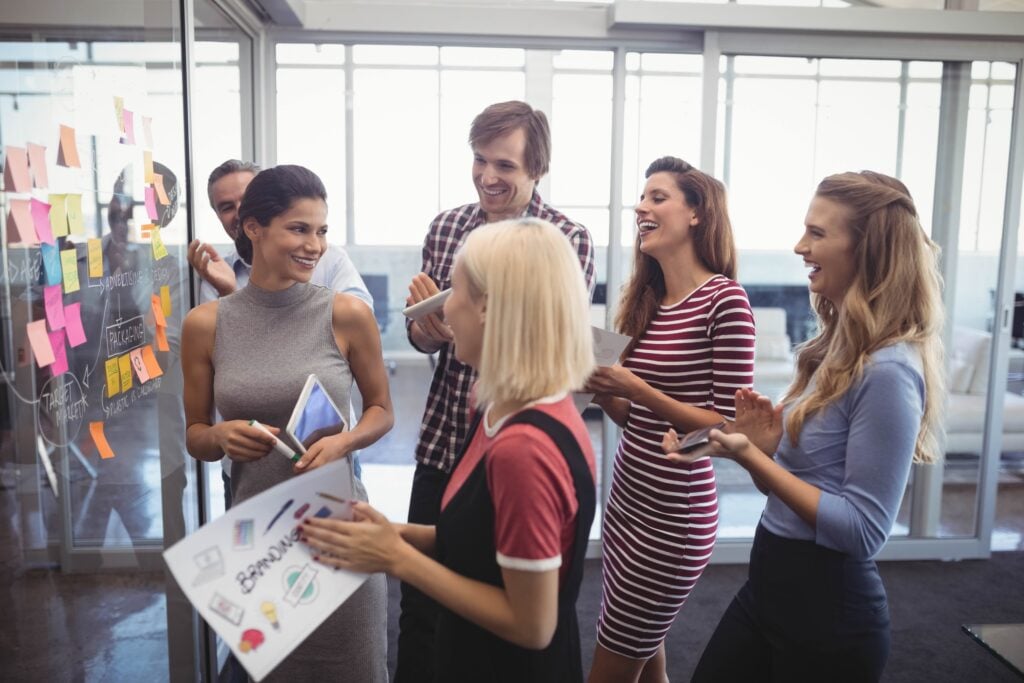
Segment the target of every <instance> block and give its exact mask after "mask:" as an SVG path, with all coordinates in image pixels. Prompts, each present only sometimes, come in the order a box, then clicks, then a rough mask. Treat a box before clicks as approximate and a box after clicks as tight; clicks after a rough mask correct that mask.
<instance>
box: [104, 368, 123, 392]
mask: <svg viewBox="0 0 1024 683" xmlns="http://www.w3.org/2000/svg"><path fill="white" fill-rule="evenodd" d="M104 369H105V370H106V373H107V398H110V397H112V396H117V395H118V394H119V393H121V371H120V370H119V369H118V367H117V359H116V358H111V359H110V360H108V361H107V362H106V363H105V364H104Z"/></svg>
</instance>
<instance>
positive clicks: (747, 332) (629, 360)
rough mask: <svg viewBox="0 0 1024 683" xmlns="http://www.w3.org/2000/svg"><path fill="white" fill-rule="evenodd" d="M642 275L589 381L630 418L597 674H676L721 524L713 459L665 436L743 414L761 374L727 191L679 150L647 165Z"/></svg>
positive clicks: (617, 484)
mask: <svg viewBox="0 0 1024 683" xmlns="http://www.w3.org/2000/svg"><path fill="white" fill-rule="evenodd" d="M646 177H647V183H646V186H645V187H644V193H643V195H642V196H641V197H640V202H639V204H637V206H636V223H637V228H638V235H637V242H636V254H635V258H634V266H633V276H632V279H631V280H630V282H629V283H628V284H627V286H626V288H625V291H624V294H623V297H622V301H621V302H620V304H619V312H618V316H617V319H616V326H617V328H618V329H619V331H620V332H622V333H623V334H627V335H629V336H630V337H632V338H633V341H632V342H631V343H630V345H629V347H627V349H626V352H625V354H624V356H623V357H624V360H623V362H622V365H616V366H614V367H605V368H599V369H598V371H597V372H595V374H594V375H593V376H592V377H591V379H590V380H589V382H588V390H589V391H593V392H595V393H596V394H597V396H596V398H595V401H596V402H597V404H598V405H600V406H601V408H602V409H603V410H604V411H605V412H606V413H607V414H608V415H609V417H611V418H612V419H613V420H614V421H615V422H616V423H617V424H618V425H619V426H621V427H623V430H624V431H623V435H622V440H621V441H620V442H619V448H618V451H617V452H616V454H615V464H614V470H613V477H612V487H611V495H610V496H609V498H608V505H607V508H606V510H605V513H604V524H603V529H602V535H603V539H604V578H603V589H604V593H603V597H602V600H601V615H600V617H599V619H598V623H597V647H596V649H595V652H594V661H593V667H592V669H591V671H590V679H589V680H590V682H591V683H602V682H604V681H616V682H618V681H628V682H630V683H632V682H634V681H645V682H646V681H657V682H658V683H663V682H665V681H668V675H667V673H666V670H665V645H664V641H665V634H666V633H667V632H668V629H669V627H670V626H671V625H672V622H673V620H674V619H675V617H676V614H678V613H679V610H680V608H682V606H683V602H684V601H685V600H686V597H687V596H688V595H689V593H690V590H691V589H692V588H693V586H694V584H695V583H696V582H697V579H698V578H699V577H700V575H701V572H703V570H704V567H705V566H706V565H707V562H708V558H709V557H710V556H711V549H712V547H713V546H714V543H715V535H716V531H717V528H718V496H717V493H716V490H715V475H714V471H713V470H712V467H711V460H710V458H706V457H705V458H701V459H699V460H697V461H695V462H693V463H691V464H689V465H679V464H676V463H672V462H669V461H668V460H666V458H665V456H664V453H663V452H662V450H661V438H662V434H663V433H664V432H665V431H666V430H667V429H669V428H670V427H675V428H676V429H677V431H682V432H689V431H691V430H694V429H698V428H700V427H705V426H708V425H715V424H719V423H721V422H722V421H723V420H724V419H731V418H732V417H733V416H734V414H735V409H734V395H735V393H736V391H737V390H738V389H744V388H749V387H750V385H751V383H752V379H753V372H754V320H753V316H752V314H751V311H750V304H749V302H748V301H747V295H746V292H744V291H743V288H742V287H740V285H738V284H737V283H736V282H735V281H734V280H733V278H734V277H735V275H736V250H735V246H734V244H733V237H732V228H731V226H730V223H729V216H728V212H727V209H726V202H725V187H724V186H723V185H722V183H721V182H719V181H718V180H716V179H714V178H712V177H711V176H709V175H707V174H705V173H702V172H701V171H699V170H697V169H695V168H693V167H692V166H690V164H688V163H686V162H685V161H682V160H681V159H676V158H674V157H663V158H661V159H658V160H657V161H655V162H654V163H652V164H651V165H650V166H649V167H648V168H647V173H646Z"/></svg>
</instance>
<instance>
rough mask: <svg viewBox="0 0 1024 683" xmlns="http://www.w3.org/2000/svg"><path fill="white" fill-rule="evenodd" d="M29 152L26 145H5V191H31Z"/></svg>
mask: <svg viewBox="0 0 1024 683" xmlns="http://www.w3.org/2000/svg"><path fill="white" fill-rule="evenodd" d="M31 189H32V181H31V180H29V177H28V154H27V153H26V152H25V148H24V147H4V191H5V192H29V191H30V190H31Z"/></svg>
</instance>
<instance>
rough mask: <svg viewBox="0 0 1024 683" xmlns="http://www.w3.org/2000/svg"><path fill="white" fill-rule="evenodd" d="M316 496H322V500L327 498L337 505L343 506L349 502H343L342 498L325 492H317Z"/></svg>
mask: <svg viewBox="0 0 1024 683" xmlns="http://www.w3.org/2000/svg"><path fill="white" fill-rule="evenodd" d="M316 495H318V496H320V497H321V498H326V499H327V500H330V501H334V502H335V503H341V504H342V505H345V504H346V503H347V502H348V501H345V500H342V499H341V498H338V497H337V496H332V495H331V494H329V493H324V492H323V491H317V492H316Z"/></svg>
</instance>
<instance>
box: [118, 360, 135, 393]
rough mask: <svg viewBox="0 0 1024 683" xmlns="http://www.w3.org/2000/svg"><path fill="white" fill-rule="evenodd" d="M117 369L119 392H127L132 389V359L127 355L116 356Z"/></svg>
mask: <svg viewBox="0 0 1024 683" xmlns="http://www.w3.org/2000/svg"><path fill="white" fill-rule="evenodd" d="M117 369H118V371H120V373H121V391H128V390H129V389H131V388H132V359H131V358H129V357H128V354H127V353H126V354H124V355H123V356H118V358H117Z"/></svg>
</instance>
